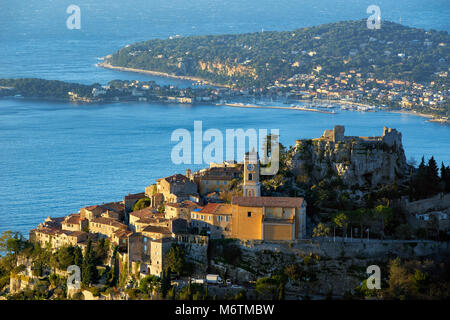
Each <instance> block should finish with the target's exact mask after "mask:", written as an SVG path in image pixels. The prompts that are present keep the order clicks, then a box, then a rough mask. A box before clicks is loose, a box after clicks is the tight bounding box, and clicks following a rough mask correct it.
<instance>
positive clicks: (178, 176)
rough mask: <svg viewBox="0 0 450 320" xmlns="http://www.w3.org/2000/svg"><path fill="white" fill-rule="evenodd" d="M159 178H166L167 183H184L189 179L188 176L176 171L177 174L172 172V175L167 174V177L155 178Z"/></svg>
mask: <svg viewBox="0 0 450 320" xmlns="http://www.w3.org/2000/svg"><path fill="white" fill-rule="evenodd" d="M161 180H166V181H167V182H169V183H177V182H178V183H180V182H182V183H186V182H188V181H191V180H190V179H189V178H188V177H186V176H185V175H182V174H179V173H177V174H174V175H171V176H169V177H165V178H161V179H157V180H156V181H158V182H159V181H161Z"/></svg>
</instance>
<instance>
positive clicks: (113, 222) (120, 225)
mask: <svg viewBox="0 0 450 320" xmlns="http://www.w3.org/2000/svg"><path fill="white" fill-rule="evenodd" d="M91 222H93V223H100V224H106V225H109V226H113V227H116V228H124V229H126V228H127V226H126V225H124V224H123V223H120V222H119V221H117V220H115V219H111V218H104V217H100V218H94V219H92V220H91V221H90V223H91Z"/></svg>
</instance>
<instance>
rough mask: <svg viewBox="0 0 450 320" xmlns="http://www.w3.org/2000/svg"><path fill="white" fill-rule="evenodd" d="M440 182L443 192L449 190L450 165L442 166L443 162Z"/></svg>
mask: <svg viewBox="0 0 450 320" xmlns="http://www.w3.org/2000/svg"><path fill="white" fill-rule="evenodd" d="M441 184H442V185H443V188H444V192H445V193H449V192H450V167H446V166H444V162H442V165H441Z"/></svg>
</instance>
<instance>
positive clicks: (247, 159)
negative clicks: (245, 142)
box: [243, 149, 261, 197]
mask: <svg viewBox="0 0 450 320" xmlns="http://www.w3.org/2000/svg"><path fill="white" fill-rule="evenodd" d="M243 189H244V197H260V196H261V184H260V182H259V159H258V153H257V152H255V150H254V149H253V150H252V151H251V152H246V153H245V156H244V186H243Z"/></svg>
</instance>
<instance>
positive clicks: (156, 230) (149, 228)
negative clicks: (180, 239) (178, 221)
mask: <svg viewBox="0 0 450 320" xmlns="http://www.w3.org/2000/svg"><path fill="white" fill-rule="evenodd" d="M145 232H151V233H162V234H172V232H170V230H169V228H167V227H159V226H147V227H145V228H144V229H142V233H145Z"/></svg>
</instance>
